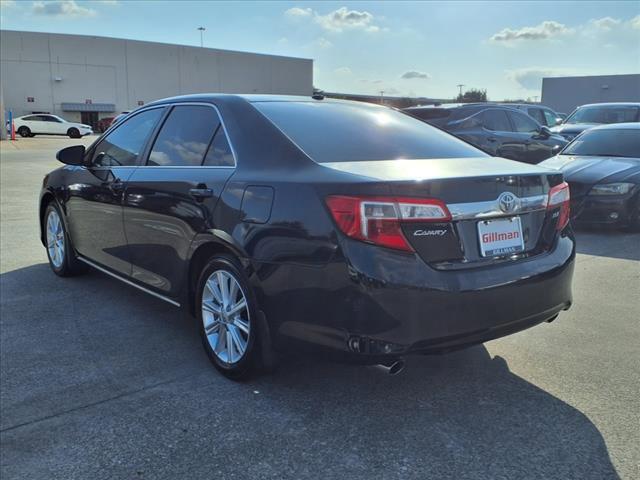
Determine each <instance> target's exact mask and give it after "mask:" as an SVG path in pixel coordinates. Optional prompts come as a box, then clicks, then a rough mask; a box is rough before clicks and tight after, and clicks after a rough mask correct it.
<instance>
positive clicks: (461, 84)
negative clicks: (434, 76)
mask: <svg viewBox="0 0 640 480" xmlns="http://www.w3.org/2000/svg"><path fill="white" fill-rule="evenodd" d="M456 87H458V88H459V89H460V95H458V96H459V97H461V96H462V87H464V83H459V84H458V85H456Z"/></svg>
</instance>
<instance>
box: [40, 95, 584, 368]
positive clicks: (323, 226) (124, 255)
mask: <svg viewBox="0 0 640 480" xmlns="http://www.w3.org/2000/svg"><path fill="white" fill-rule="evenodd" d="M315 98H317V99H312V98H308V97H281V96H269V95H266V96H239V95H190V96H184V97H175V98H171V99H165V100H160V101H157V102H154V103H151V104H148V105H145V106H144V107H143V108H140V109H138V110H136V111H134V112H132V113H131V114H130V115H129V116H128V117H127V118H125V119H124V120H122V121H121V122H120V123H119V124H117V125H114V126H113V127H112V129H111V130H110V131H109V132H107V133H106V134H105V135H104V136H103V137H101V138H100V139H99V140H98V141H97V142H95V143H94V144H93V145H91V146H90V147H89V148H88V149H86V150H85V147H84V146H82V145H77V146H72V147H68V148H66V149H63V150H61V151H60V152H58V155H57V158H58V160H60V161H61V162H63V163H65V164H67V165H69V166H65V167H62V168H59V169H57V170H54V171H53V172H51V173H50V174H49V175H47V177H46V178H45V179H44V183H43V188H42V192H41V196H40V199H41V200H40V224H41V239H42V242H43V244H44V246H45V247H46V251H47V255H48V258H49V264H50V266H51V269H52V270H53V272H55V273H56V274H57V275H60V276H66V275H71V274H74V273H77V272H78V271H80V267H81V266H82V265H90V266H92V267H94V268H96V269H98V270H101V271H103V272H105V273H107V274H108V275H111V276H112V277H115V278H117V279H119V280H121V281H123V282H125V283H127V284H129V285H131V286H134V287H137V288H139V289H141V290H143V291H145V292H147V293H149V294H151V295H154V296H156V297H158V298H160V299H162V300H165V301H166V302H168V303H171V304H173V305H176V306H183V307H184V308H187V309H189V310H190V311H191V312H193V314H194V315H195V316H196V317H197V319H198V325H199V329H200V333H201V336H202V340H203V345H204V348H205V350H206V352H207V354H208V356H209V358H210V359H211V361H212V362H213V364H214V365H215V366H216V367H217V368H218V369H219V370H220V371H221V372H223V373H224V374H225V375H227V376H230V377H233V378H237V377H240V376H244V375H246V374H247V373H248V372H249V371H250V369H251V368H252V367H256V366H257V365H269V366H270V365H273V358H274V354H273V352H274V349H284V348H291V347H293V346H295V345H298V346H302V347H303V348H304V349H305V350H306V351H314V349H323V350H324V351H327V352H331V353H333V354H334V355H336V356H337V357H338V358H343V359H345V360H351V361H355V362H360V363H367V364H372V363H373V364H380V363H382V364H385V365H387V366H388V367H389V368H391V369H392V371H397V370H398V369H400V368H401V365H402V362H401V361H400V360H401V359H402V358H403V357H404V356H405V355H408V354H413V353H428V352H443V351H449V350H452V349H456V348H461V347H464V346H467V345H472V344H477V343H481V342H484V341H487V340H489V339H493V338H497V337H501V336H504V335H508V334H511V333H514V332H517V331H520V330H523V329H526V328H528V327H531V326H533V325H535V324H538V323H542V322H546V321H551V320H553V319H554V318H555V317H556V316H557V315H558V313H559V312H560V311H562V310H565V309H567V308H569V306H570V305H571V279H572V274H573V266H574V256H575V244H574V238H573V234H572V231H571V228H570V227H568V220H569V189H568V186H567V184H566V183H565V182H564V181H563V178H562V174H561V173H559V172H553V171H550V170H549V169H545V168H540V167H537V166H531V165H524V164H522V163H517V162H512V161H510V160H505V159H501V158H492V157H490V156H487V155H486V154H484V153H483V152H481V151H480V150H477V149H476V148H474V147H472V146H471V145H469V144H467V143H465V142H463V141H461V140H459V139H457V138H455V137H453V136H452V135H449V134H448V133H446V132H443V131H441V130H439V129H436V128H433V127H431V126H429V125H427V124H425V123H423V122H420V121H418V120H416V119H414V118H411V117H409V116H408V115H404V114H402V113H400V112H398V111H396V110H393V109H390V108H387V107H383V106H380V105H372V104H366V103H360V102H348V101H340V100H329V99H320V98H322V97H319V96H316V97H315ZM114 301H117V298H114Z"/></svg>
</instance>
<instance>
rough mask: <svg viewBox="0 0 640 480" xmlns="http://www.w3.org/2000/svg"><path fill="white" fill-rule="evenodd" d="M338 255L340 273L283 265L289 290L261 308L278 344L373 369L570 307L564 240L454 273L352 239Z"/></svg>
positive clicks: (568, 243) (569, 247) (570, 260)
mask: <svg viewBox="0 0 640 480" xmlns="http://www.w3.org/2000/svg"><path fill="white" fill-rule="evenodd" d="M345 253H346V256H347V257H348V258H349V259H350V262H349V264H348V265H344V264H343V266H342V267H341V266H340V265H339V264H331V265H329V266H327V267H325V268H315V269H312V268H308V267H295V266H288V267H287V269H286V270H287V271H286V273H284V272H283V273H282V274H281V275H286V276H287V278H288V280H289V281H290V282H292V283H294V284H295V285H296V286H293V285H292V286H291V289H292V290H291V291H290V292H289V293H286V294H285V293H284V292H282V294H281V295H280V294H278V295H275V296H268V297H267V298H265V299H264V301H263V302H261V303H262V304H263V305H265V306H266V308H267V312H266V314H267V319H268V320H269V321H270V324H271V325H272V328H274V329H275V332H274V333H275V334H276V344H277V345H280V346H283V345H285V346H288V344H291V343H293V344H296V343H297V344H302V345H304V346H305V350H308V348H309V346H316V347H322V349H323V350H324V351H330V352H332V353H334V354H338V355H339V356H340V357H341V358H344V359H348V360H354V361H358V362H362V363H377V362H379V361H382V360H383V359H385V358H389V357H399V356H403V355H406V354H412V353H435V352H443V351H448V350H454V349H457V348H461V347H465V346H468V345H473V344H476V343H482V342H484V341H487V340H490V339H494V338H498V337H501V336H504V335H508V334H511V333H514V332H517V331H520V330H524V329H526V328H529V327H531V326H533V325H536V324H538V323H541V322H545V321H550V320H552V319H553V318H555V316H557V314H558V313H559V312H560V311H562V310H566V309H567V308H569V307H570V305H571V302H572V295H571V280H572V275H573V267H574V258H575V244H574V240H573V237H572V236H571V235H567V236H563V237H561V238H560V239H559V241H558V242H557V244H556V246H555V248H553V249H552V250H551V251H549V252H547V253H545V254H541V255H537V256H535V257H531V258H528V259H523V260H520V261H515V262H512V263H507V264H498V265H493V266H490V267H482V268H472V269H467V270H458V271H438V270H434V269H432V268H430V267H428V266H427V265H426V264H424V263H423V262H422V261H421V260H420V259H419V258H418V257H416V256H413V255H403V254H398V253H397V252H393V251H389V250H386V249H382V248H379V247H373V246H370V245H366V244H363V243H360V242H355V241H348V242H346V243H345ZM301 269H304V270H305V271H306V272H302V271H301ZM313 271H315V273H313ZM314 276H315V278H313V277H314ZM263 283H264V282H263ZM269 288H270V287H267V289H269ZM263 293H264V291H263ZM292 341H293V342H292Z"/></svg>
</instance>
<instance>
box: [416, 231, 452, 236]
mask: <svg viewBox="0 0 640 480" xmlns="http://www.w3.org/2000/svg"><path fill="white" fill-rule="evenodd" d="M446 233H447V231H446V230H416V231H415V232H413V236H414V237H430V236H437V237H441V236H443V235H445V234H446Z"/></svg>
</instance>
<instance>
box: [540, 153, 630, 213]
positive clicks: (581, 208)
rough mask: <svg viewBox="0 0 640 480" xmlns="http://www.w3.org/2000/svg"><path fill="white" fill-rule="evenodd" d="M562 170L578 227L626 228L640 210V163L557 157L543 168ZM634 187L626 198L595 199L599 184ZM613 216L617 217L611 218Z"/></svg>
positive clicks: (628, 160) (597, 158) (603, 158)
mask: <svg viewBox="0 0 640 480" xmlns="http://www.w3.org/2000/svg"><path fill="white" fill-rule="evenodd" d="M543 165H544V166H545V167H549V168H555V169H558V170H560V171H561V172H562V173H563V175H564V177H565V179H566V181H567V182H568V183H569V187H570V191H571V214H572V218H573V219H574V221H575V222H576V223H578V224H611V225H626V224H628V223H629V220H630V216H631V215H632V214H633V213H634V212H635V211H637V209H638V207H639V206H640V160H639V159H633V158H615V157H613V158H606V157H595V158H594V157H590V156H578V155H558V156H557V157H554V158H552V159H549V160H548V161H547V162H545V163H544V164H543ZM620 182H625V183H635V184H636V187H635V188H634V189H632V190H630V191H629V192H628V193H627V194H625V195H614V196H606V195H602V196H594V195H589V192H590V190H591V189H592V188H593V187H594V186H595V185H597V184H607V183H620ZM611 213H617V214H618V216H617V217H616V218H611V216H610V214H611Z"/></svg>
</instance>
